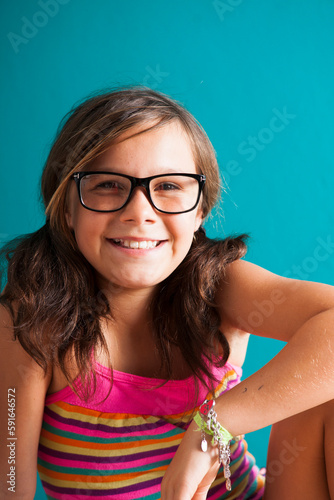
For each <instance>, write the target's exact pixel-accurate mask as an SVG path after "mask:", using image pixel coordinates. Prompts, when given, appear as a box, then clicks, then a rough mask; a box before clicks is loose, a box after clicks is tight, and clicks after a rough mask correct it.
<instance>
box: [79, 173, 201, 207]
mask: <svg viewBox="0 0 334 500" xmlns="http://www.w3.org/2000/svg"><path fill="white" fill-rule="evenodd" d="M149 190H150V196H151V199H152V202H153V204H154V205H155V207H156V208H157V209H158V210H162V211H164V212H171V213H175V212H183V211H187V210H190V209H192V208H193V207H194V206H195V205H196V203H197V199H198V192H199V183H198V181H197V179H195V178H193V177H187V176H183V175H180V174H175V175H172V176H170V175H168V176H159V177H157V178H154V179H152V180H151V181H150V185H149ZM130 191H131V181H130V179H127V178H126V177H122V176H119V175H117V174H109V173H105V174H102V173H98V174H89V175H85V176H84V177H83V178H82V179H81V198H82V201H83V204H84V205H85V206H86V207H87V208H90V209H92V210H98V211H105V212H108V211H112V210H118V209H119V208H121V207H122V206H123V205H124V204H125V203H126V202H127V200H128V197H129V193H130Z"/></svg>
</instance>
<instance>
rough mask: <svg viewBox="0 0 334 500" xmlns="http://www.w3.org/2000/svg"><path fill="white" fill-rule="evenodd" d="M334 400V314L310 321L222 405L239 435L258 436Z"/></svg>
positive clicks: (226, 421)
mask: <svg viewBox="0 0 334 500" xmlns="http://www.w3.org/2000/svg"><path fill="white" fill-rule="evenodd" d="M333 398H334V310H333V309H330V310H327V311H324V312H322V313H320V314H318V315H316V316H314V317H313V318H311V319H310V320H308V321H307V322H306V323H305V324H304V325H303V326H302V327H301V328H300V329H299V330H298V331H297V332H296V333H295V334H294V335H293V337H292V338H291V340H290V341H289V342H288V344H287V345H286V346H285V347H284V348H283V349H282V351H281V352H279V353H278V355H277V356H275V357H274V358H273V359H272V360H271V361H270V362H269V363H268V364H267V365H265V366H264V367H263V368H262V369H261V370H259V371H258V372H256V373H254V374H253V375H252V376H250V377H248V378H247V379H245V380H244V381H242V382H241V383H240V384H239V385H237V386H236V387H234V388H233V389H232V390H230V391H228V392H227V393H224V394H223V395H222V396H220V397H219V398H218V399H217V404H216V411H217V414H218V420H219V422H221V424H222V425H223V426H224V427H226V428H227V429H228V430H229V431H230V432H231V433H232V434H233V435H239V434H244V433H247V432H252V431H255V430H257V429H260V428H262V427H265V426H267V425H270V424H273V423H275V422H277V421H279V420H283V419H285V418H288V417H290V416H291V415H294V414H296V413H299V412H301V411H305V410H307V409H309V408H312V407H314V406H317V405H319V404H322V403H324V402H326V401H329V400H331V399H333Z"/></svg>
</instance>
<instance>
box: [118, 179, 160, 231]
mask: <svg viewBox="0 0 334 500" xmlns="http://www.w3.org/2000/svg"><path fill="white" fill-rule="evenodd" d="M156 219H157V211H156V210H155V208H154V207H153V205H152V204H151V202H150V200H149V198H148V194H147V191H146V189H145V188H144V187H136V188H135V189H134V190H133V192H132V195H131V198H130V199H129V201H128V203H127V204H126V205H125V207H124V208H123V209H121V210H120V220H121V221H122V222H135V223H137V224H143V223H153V222H155V221H156Z"/></svg>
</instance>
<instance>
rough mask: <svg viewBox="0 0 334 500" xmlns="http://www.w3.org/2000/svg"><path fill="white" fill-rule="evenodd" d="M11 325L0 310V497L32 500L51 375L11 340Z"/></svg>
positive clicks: (2, 309)
mask: <svg viewBox="0 0 334 500" xmlns="http://www.w3.org/2000/svg"><path fill="white" fill-rule="evenodd" d="M11 324H12V323H11V318H10V315H9V314H8V312H7V311H6V310H5V309H4V308H3V307H0V367H1V377H0V436H1V449H0V471H1V477H0V497H1V499H4V500H5V499H6V498H11V499H15V500H32V499H33V498H34V494H35V489H36V475H37V448H38V441H39V435H40V430H41V425H42V418H43V410H44V399H45V394H46V391H47V388H48V385H49V382H50V373H48V374H47V376H45V375H44V371H43V370H42V369H41V368H40V367H39V366H38V365H37V364H36V363H35V361H33V359H32V358H31V357H30V356H29V355H28V354H27V353H26V352H25V351H24V349H23V348H22V347H21V345H20V343H19V342H18V341H13V330H12V327H11ZM9 389H11V390H9ZM14 390H15V392H14ZM8 395H9V397H8ZM8 408H9V412H10V414H8ZM12 411H14V412H15V420H14V419H12V420H11V419H10V421H8V418H9V417H12V416H14V415H13V413H11V412H12ZM13 420H14V422H13ZM8 427H9V429H8ZM9 433H11V435H10V434H9ZM13 434H14V435H13ZM15 437H16V438H17V439H14V438H15ZM7 438H9V439H7ZM7 445H9V446H7ZM13 460H14V461H13ZM11 467H15V469H11ZM13 470H15V493H14V492H13V491H10V490H8V488H9V487H10V483H7V481H8V480H9V479H10V478H9V476H7V474H9V473H10V471H13ZM12 477H13V476H12Z"/></svg>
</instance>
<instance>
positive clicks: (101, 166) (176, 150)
mask: <svg viewBox="0 0 334 500" xmlns="http://www.w3.org/2000/svg"><path fill="white" fill-rule="evenodd" d="M152 125H154V123H153V124H152V123H151V124H141V125H138V126H136V127H133V128H131V129H129V130H127V131H126V132H125V133H124V134H122V135H120V136H119V137H118V138H117V140H116V141H115V142H113V143H112V144H111V145H110V147H109V148H108V149H106V150H105V151H104V152H103V153H102V154H100V155H99V156H98V157H97V158H95V159H94V160H93V161H92V162H91V163H90V164H89V166H88V169H89V170H110V171H122V172H124V173H129V175H137V174H136V173H134V172H133V170H136V171H140V175H141V176H144V171H145V172H146V173H145V175H147V176H149V175H155V174H159V173H167V172H168V171H171V172H173V171H180V172H189V173H192V172H196V167H195V160H194V155H193V151H192V148H191V143H190V140H189V137H188V135H187V133H186V132H185V130H184V129H183V127H182V126H181V124H180V123H178V122H177V121H174V122H170V123H168V124H164V125H162V126H158V127H155V128H152V129H150V128H149V127H151V126H152ZM129 169H130V170H131V172H129V171H128V170H129Z"/></svg>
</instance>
